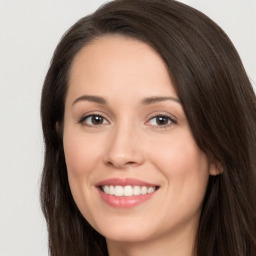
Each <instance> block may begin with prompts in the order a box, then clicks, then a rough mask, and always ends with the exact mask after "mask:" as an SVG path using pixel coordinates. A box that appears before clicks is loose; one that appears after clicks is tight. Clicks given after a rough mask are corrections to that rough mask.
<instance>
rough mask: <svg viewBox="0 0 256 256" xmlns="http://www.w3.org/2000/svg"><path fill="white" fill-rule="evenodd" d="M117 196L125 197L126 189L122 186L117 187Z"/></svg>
mask: <svg viewBox="0 0 256 256" xmlns="http://www.w3.org/2000/svg"><path fill="white" fill-rule="evenodd" d="M114 195H115V196H123V195H124V188H123V187H122V186H115V194H114Z"/></svg>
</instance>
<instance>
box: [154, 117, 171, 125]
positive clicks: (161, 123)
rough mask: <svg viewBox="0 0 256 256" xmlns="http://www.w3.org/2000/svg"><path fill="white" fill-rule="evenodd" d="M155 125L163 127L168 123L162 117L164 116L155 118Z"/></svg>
mask: <svg viewBox="0 0 256 256" xmlns="http://www.w3.org/2000/svg"><path fill="white" fill-rule="evenodd" d="M156 122H157V124H159V125H165V124H167V123H168V119H167V118H166V117H164V116H159V117H158V118H157V121H156Z"/></svg>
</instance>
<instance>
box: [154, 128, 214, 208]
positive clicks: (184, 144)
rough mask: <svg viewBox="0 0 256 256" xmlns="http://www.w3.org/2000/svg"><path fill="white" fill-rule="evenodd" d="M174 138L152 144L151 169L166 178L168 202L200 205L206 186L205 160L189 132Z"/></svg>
mask: <svg viewBox="0 0 256 256" xmlns="http://www.w3.org/2000/svg"><path fill="white" fill-rule="evenodd" d="M175 135H176V136H173V137H172V139H169V140H165V141H161V143H155V144H154V145H155V147H154V159H155V161H154V162H155V165H157V168H158V170H160V171H161V172H162V174H163V175H164V176H165V177H166V182H167V183H168V185H169V186H168V188H170V190H169V191H168V193H170V194H171V195H170V198H172V200H174V198H173V197H175V200H176V199H177V202H181V203H184V202H185V201H186V204H188V203H195V204H199V205H200V203H201V201H202V199H203V197H204V194H205V190H206V187H207V184H208V178H209V162H208V159H207V157H206V155H205V154H204V153H203V152H202V151H201V150H200V149H199V148H198V146H197V144H196V143H195V141H194V139H193V137H192V135H191V134H190V133H189V132H186V133H182V134H175Z"/></svg>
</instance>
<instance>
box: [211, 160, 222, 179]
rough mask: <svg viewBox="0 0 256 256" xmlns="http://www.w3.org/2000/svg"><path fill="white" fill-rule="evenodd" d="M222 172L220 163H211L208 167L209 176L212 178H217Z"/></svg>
mask: <svg viewBox="0 0 256 256" xmlns="http://www.w3.org/2000/svg"><path fill="white" fill-rule="evenodd" d="M223 172H224V169H223V166H222V165H221V164H220V163H214V164H213V163H212V164H211V165H210V169H209V174H210V175H212V176H217V175H219V174H222V173H223Z"/></svg>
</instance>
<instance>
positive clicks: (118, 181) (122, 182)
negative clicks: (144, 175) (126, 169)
mask: <svg viewBox="0 0 256 256" xmlns="http://www.w3.org/2000/svg"><path fill="white" fill-rule="evenodd" d="M105 185H113V186H128V185H131V186H147V187H158V185H156V184H152V183H149V182H146V181H142V180H138V179H134V178H110V179H105V180H102V181H100V182H98V183H97V184H96V186H97V187H100V186H105Z"/></svg>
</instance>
